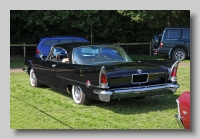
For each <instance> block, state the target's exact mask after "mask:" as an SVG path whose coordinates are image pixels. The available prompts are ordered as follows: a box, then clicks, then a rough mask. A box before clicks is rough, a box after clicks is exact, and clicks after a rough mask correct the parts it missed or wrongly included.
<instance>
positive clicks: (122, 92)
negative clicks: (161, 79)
mask: <svg viewBox="0 0 200 139" xmlns="http://www.w3.org/2000/svg"><path fill="white" fill-rule="evenodd" d="M177 88H179V85H178V84H171V83H165V84H159V85H150V86H139V87H129V88H116V89H109V90H94V91H93V92H94V93H95V94H98V95H99V99H100V100H101V101H105V102H109V101H110V100H111V99H118V98H131V97H139V96H149V95H156V94H163V93H168V94H173V93H175V92H176V90H177Z"/></svg>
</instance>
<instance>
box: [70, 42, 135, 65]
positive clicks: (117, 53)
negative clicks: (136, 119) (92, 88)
mask: <svg viewBox="0 0 200 139" xmlns="http://www.w3.org/2000/svg"><path fill="white" fill-rule="evenodd" d="M130 61H132V60H131V59H130V58H129V56H128V55H127V54H126V52H125V51H124V50H123V49H122V48H121V47H119V46H116V45H89V46H81V47H78V48H76V49H75V50H74V51H73V64H84V65H93V64H102V63H113V62H130Z"/></svg>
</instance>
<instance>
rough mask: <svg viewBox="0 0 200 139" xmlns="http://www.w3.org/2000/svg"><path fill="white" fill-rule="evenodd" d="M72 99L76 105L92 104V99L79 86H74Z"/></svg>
mask: <svg viewBox="0 0 200 139" xmlns="http://www.w3.org/2000/svg"><path fill="white" fill-rule="evenodd" d="M72 97H73V100H74V102H75V103H76V104H83V105H88V104H90V99H89V98H88V97H87V96H86V95H85V94H84V93H83V91H82V89H81V88H80V87H79V86H75V85H73V86H72Z"/></svg>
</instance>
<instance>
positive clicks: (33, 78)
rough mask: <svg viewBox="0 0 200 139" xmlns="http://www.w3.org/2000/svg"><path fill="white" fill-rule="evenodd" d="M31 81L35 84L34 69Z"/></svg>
mask: <svg viewBox="0 0 200 139" xmlns="http://www.w3.org/2000/svg"><path fill="white" fill-rule="evenodd" d="M31 83H32V84H33V85H35V73H34V71H32V72H31Z"/></svg>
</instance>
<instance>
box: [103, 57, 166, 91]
mask: <svg viewBox="0 0 200 139" xmlns="http://www.w3.org/2000/svg"><path fill="white" fill-rule="evenodd" d="M105 68H106V70H107V80H108V86H109V87H110V88H113V87H123V86H124V87H125V86H138V85H153V84H161V83H164V82H165V81H166V80H167V78H168V76H167V71H166V68H164V67H161V66H157V65H153V64H148V63H142V62H139V61H138V62H129V63H122V64H116V65H110V66H105Z"/></svg>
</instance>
